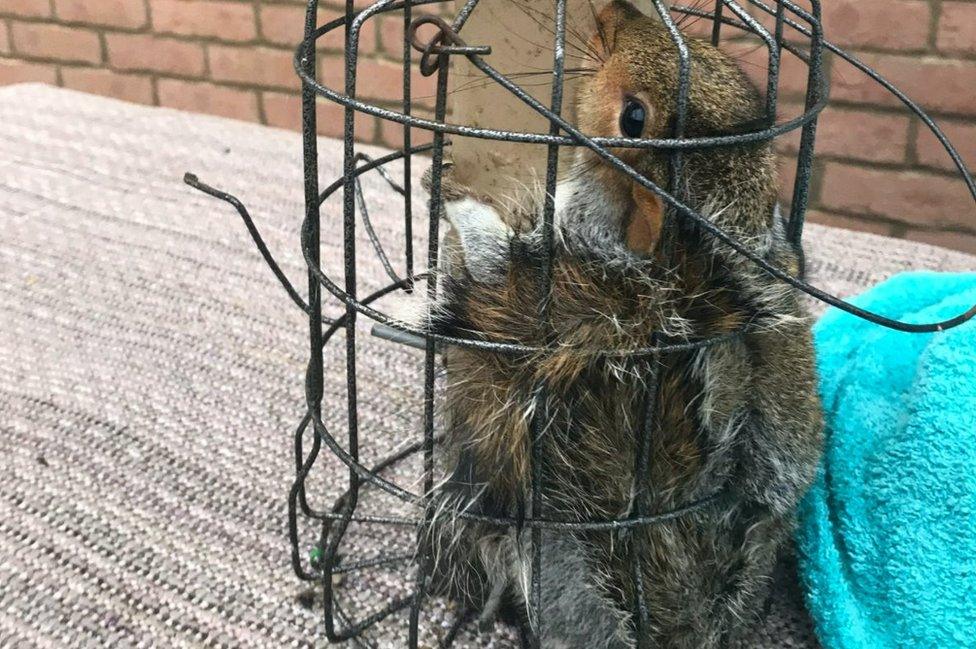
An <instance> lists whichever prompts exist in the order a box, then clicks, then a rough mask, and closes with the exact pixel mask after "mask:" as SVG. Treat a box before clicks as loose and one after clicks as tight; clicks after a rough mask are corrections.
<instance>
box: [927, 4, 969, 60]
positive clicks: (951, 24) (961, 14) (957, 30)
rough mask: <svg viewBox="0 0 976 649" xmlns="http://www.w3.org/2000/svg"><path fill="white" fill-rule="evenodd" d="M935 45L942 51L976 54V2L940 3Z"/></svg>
mask: <svg viewBox="0 0 976 649" xmlns="http://www.w3.org/2000/svg"><path fill="white" fill-rule="evenodd" d="M936 47H938V48H939V49H940V50H942V51H943V52H953V53H960V54H976V4H974V3H972V2H943V3H942V15H941V16H940V17H939V32H938V36H937V37H936Z"/></svg>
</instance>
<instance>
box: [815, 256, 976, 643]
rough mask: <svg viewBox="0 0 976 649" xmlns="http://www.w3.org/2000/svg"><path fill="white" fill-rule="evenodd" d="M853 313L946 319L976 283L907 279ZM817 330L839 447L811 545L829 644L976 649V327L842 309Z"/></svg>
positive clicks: (828, 463)
mask: <svg viewBox="0 0 976 649" xmlns="http://www.w3.org/2000/svg"><path fill="white" fill-rule="evenodd" d="M854 303H855V304H857V305H858V306H861V307H864V308H867V309H870V310H872V311H875V312H879V313H883V314H885V315H889V316H892V315H893V316H895V317H897V318H898V319H900V320H903V321H907V322H933V321H938V320H942V319H944V318H946V317H948V316H950V315H955V314H957V313H960V312H962V311H965V310H966V309H967V308H968V307H969V306H970V305H972V304H973V303H976V274H956V275H951V274H939V273H906V274H903V275H898V276H896V277H894V278H892V279H891V280H889V281H887V282H885V283H883V284H881V285H879V286H877V287H876V288H874V289H872V290H871V291H869V292H867V293H865V294H864V295H861V296H860V297H858V298H857V299H855V300H854ZM814 334H815V338H816V344H817V355H818V365H819V370H820V377H821V378H820V389H821V395H822V397H823V403H824V409H825V411H826V421H827V443H826V449H825V454H824V458H823V462H822V464H821V469H820V473H819V475H818V477H817V480H816V482H815V484H814V486H813V487H812V488H811V490H810V492H809V494H808V495H807V497H806V499H805V500H804V502H803V504H802V506H801V508H800V525H799V531H798V548H799V555H800V556H799V560H800V571H801V573H802V577H803V580H804V585H805V588H806V591H807V603H808V605H809V608H810V613H811V615H812V617H813V619H814V621H815V624H816V627H817V633H818V635H819V637H820V641H821V643H822V644H823V645H824V647H825V649H862V648H864V649H867V648H872V649H877V648H885V649H887V648H889V647H911V648H913V649H915V648H925V649H929V648H931V649H950V648H956V647H976V322H972V321H971V322H968V323H966V324H964V325H962V326H960V327H958V328H956V329H951V330H949V331H945V332H940V333H935V334H907V333H900V332H896V331H891V330H889V329H884V328H882V327H879V326H876V325H873V324H871V323H868V322H865V321H863V320H860V319H858V318H856V317H854V316H851V315H848V314H846V313H843V312H841V311H838V310H836V309H832V310H830V311H828V312H827V313H826V314H825V315H824V316H823V318H822V319H821V320H820V322H819V323H817V325H816V327H815V328H814Z"/></svg>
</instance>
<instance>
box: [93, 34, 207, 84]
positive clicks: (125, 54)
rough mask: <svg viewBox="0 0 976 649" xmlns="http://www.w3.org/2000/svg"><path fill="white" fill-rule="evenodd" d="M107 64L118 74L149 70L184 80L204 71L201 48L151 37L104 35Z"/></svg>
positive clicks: (197, 45) (191, 44)
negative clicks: (106, 46) (122, 71)
mask: <svg viewBox="0 0 976 649" xmlns="http://www.w3.org/2000/svg"><path fill="white" fill-rule="evenodd" d="M105 41H106V43H107V45H108V60H109V62H110V63H111V65H112V67H114V68H116V69H119V70H151V71H154V72H167V73H170V74H178V75H181V76H186V77H199V76H201V75H202V74H203V71H204V54H203V46H201V45H200V44H199V43H188V42H185V41H180V40H176V39H173V38H166V37H161V36H155V35H153V34H106V35H105Z"/></svg>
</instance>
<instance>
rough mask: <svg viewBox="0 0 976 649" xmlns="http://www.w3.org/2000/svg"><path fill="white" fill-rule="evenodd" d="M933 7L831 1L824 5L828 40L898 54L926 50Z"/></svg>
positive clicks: (918, 1) (881, 0) (878, 0)
mask: <svg viewBox="0 0 976 649" xmlns="http://www.w3.org/2000/svg"><path fill="white" fill-rule="evenodd" d="M930 22H931V8H930V6H929V3H928V2H925V1H923V0H829V1H828V2H824V3H823V26H824V33H825V34H826V36H827V38H828V39H829V40H830V41H832V42H833V43H835V44H837V45H843V46H853V47H876V48H881V49H890V50H897V51H904V50H918V49H924V48H925V46H926V45H927V43H928V38H929V24H930Z"/></svg>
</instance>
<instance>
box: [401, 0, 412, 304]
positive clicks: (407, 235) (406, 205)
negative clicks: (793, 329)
mask: <svg viewBox="0 0 976 649" xmlns="http://www.w3.org/2000/svg"><path fill="white" fill-rule="evenodd" d="M411 22H413V2H412V0H406V2H405V3H404V5H403V114H404V115H407V116H409V115H410V111H411V109H412V106H411V104H412V102H413V97H412V95H411V86H410V81H411V75H412V68H413V46H412V44H411V43H410V36H409V34H410V23H411ZM410 148H411V133H410V125H409V124H404V125H403V246H404V253H403V254H404V256H405V257H406V271H407V272H406V277H407V279H408V280H409V281H410V284H409V290H411V291H412V290H413V195H412V187H413V178H412V175H411V167H412V162H413V155H412V154H411V153H410Z"/></svg>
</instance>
